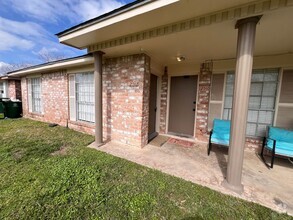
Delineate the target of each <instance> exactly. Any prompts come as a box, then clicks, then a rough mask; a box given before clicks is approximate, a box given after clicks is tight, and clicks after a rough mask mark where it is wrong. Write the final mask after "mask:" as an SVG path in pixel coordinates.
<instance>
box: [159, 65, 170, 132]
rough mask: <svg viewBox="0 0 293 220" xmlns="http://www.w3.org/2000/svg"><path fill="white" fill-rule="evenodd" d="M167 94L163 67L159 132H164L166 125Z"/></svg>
mask: <svg viewBox="0 0 293 220" xmlns="http://www.w3.org/2000/svg"><path fill="white" fill-rule="evenodd" d="M167 94H168V69H167V67H165V71H164V75H163V76H162V80H161V106H160V133H162V134H165V133H166V126H167Z"/></svg>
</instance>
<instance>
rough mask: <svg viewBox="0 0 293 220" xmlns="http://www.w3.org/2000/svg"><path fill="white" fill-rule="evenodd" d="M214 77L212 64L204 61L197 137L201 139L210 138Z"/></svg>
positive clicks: (199, 95) (199, 88) (201, 70)
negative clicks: (210, 109) (212, 82)
mask: <svg viewBox="0 0 293 220" xmlns="http://www.w3.org/2000/svg"><path fill="white" fill-rule="evenodd" d="M211 79H212V64H211V63H203V64H201V67H200V73H199V77H198V81H199V83H198V100H197V113H196V131H195V137H196V138H197V139H198V140H200V141H207V140H208V114H209V101H210V91H211Z"/></svg>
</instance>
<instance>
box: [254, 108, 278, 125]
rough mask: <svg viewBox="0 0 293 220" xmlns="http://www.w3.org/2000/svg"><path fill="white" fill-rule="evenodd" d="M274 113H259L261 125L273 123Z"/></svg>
mask: <svg viewBox="0 0 293 220" xmlns="http://www.w3.org/2000/svg"><path fill="white" fill-rule="evenodd" d="M273 117H274V112H272V111H260V112H259V119H258V122H259V123H263V124H269V125H271V124H272V123H273Z"/></svg>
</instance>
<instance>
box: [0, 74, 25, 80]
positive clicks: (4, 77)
mask: <svg viewBox="0 0 293 220" xmlns="http://www.w3.org/2000/svg"><path fill="white" fill-rule="evenodd" d="M1 80H20V78H18V77H11V76H8V75H4V76H0V81H1Z"/></svg>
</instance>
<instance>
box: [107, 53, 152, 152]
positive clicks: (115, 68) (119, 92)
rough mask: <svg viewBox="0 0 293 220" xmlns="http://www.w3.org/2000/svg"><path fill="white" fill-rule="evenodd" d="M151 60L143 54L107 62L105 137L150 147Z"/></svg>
mask: <svg viewBox="0 0 293 220" xmlns="http://www.w3.org/2000/svg"><path fill="white" fill-rule="evenodd" d="M149 80H150V58H149V57H148V56H146V55H144V54H139V55H132V56H125V57H119V58H112V59H107V60H105V63H104V69H103V115H104V119H103V120H104V126H103V127H104V136H105V137H106V138H107V139H111V140H117V141H120V142H122V143H125V144H129V145H134V146H140V147H143V146H144V145H146V144H147V135H148V108H149V103H148V102H149Z"/></svg>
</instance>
